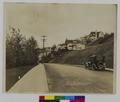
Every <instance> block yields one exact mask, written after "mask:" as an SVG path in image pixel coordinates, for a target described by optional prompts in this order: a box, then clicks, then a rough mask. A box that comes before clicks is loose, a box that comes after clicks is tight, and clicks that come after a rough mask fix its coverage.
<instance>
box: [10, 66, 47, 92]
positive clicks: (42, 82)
mask: <svg viewBox="0 0 120 102" xmlns="http://www.w3.org/2000/svg"><path fill="white" fill-rule="evenodd" d="M48 91H49V90H48V83H47V78H46V72H45V68H44V65H43V64H39V65H37V66H35V67H34V68H33V69H31V70H30V71H29V72H28V73H27V74H25V75H24V76H23V77H22V78H21V79H20V80H19V81H18V82H17V83H16V84H15V85H14V86H13V87H12V88H11V89H10V90H9V91H8V93H26V92H27V93H33V92H34V93H46V92H48Z"/></svg>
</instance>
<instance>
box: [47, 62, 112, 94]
mask: <svg viewBox="0 0 120 102" xmlns="http://www.w3.org/2000/svg"><path fill="white" fill-rule="evenodd" d="M45 70H46V74H47V81H48V87H49V92H55V93H58V92H59V93H68V92H71V93H113V72H109V71H92V70H86V69H85V68H82V67H75V66H70V65H62V64H45Z"/></svg>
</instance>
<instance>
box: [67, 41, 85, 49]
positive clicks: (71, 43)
mask: <svg viewBox="0 0 120 102" xmlns="http://www.w3.org/2000/svg"><path fill="white" fill-rule="evenodd" d="M65 45H66V47H67V49H68V50H82V49H85V44H82V43H81V42H80V40H68V39H66V41H65Z"/></svg>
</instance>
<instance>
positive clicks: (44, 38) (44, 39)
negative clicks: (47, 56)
mask: <svg viewBox="0 0 120 102" xmlns="http://www.w3.org/2000/svg"><path fill="white" fill-rule="evenodd" d="M41 37H42V41H43V56H44V52H45V41H46V37H47V36H45V35H43V36H41Z"/></svg>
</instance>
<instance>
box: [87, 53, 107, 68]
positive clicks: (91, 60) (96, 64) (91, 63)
mask: <svg viewBox="0 0 120 102" xmlns="http://www.w3.org/2000/svg"><path fill="white" fill-rule="evenodd" d="M85 68H86V69H91V70H105V68H106V63H105V56H97V55H91V56H89V57H88V58H87V59H86V61H85Z"/></svg>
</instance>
